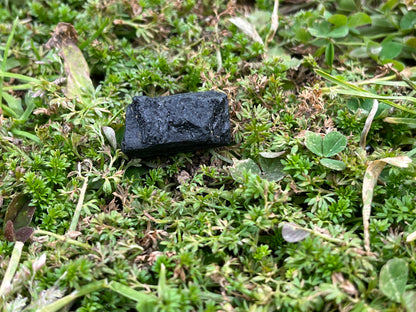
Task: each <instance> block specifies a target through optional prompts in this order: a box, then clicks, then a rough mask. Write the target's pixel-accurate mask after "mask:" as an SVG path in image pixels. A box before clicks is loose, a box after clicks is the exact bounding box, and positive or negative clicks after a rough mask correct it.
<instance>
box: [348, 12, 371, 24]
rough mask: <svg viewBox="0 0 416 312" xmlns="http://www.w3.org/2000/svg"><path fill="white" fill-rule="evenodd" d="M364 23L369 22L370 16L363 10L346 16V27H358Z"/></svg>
mask: <svg viewBox="0 0 416 312" xmlns="http://www.w3.org/2000/svg"><path fill="white" fill-rule="evenodd" d="M366 24H371V17H370V16H368V15H367V14H365V13H363V12H358V13H355V14H353V15H351V16H349V17H348V22H347V25H348V27H358V26H362V25H366Z"/></svg>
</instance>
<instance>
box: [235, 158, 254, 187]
mask: <svg viewBox="0 0 416 312" xmlns="http://www.w3.org/2000/svg"><path fill="white" fill-rule="evenodd" d="M229 168H230V173H231V176H232V177H233V179H234V181H236V182H240V183H242V182H244V180H243V178H244V172H246V171H247V172H248V171H249V172H251V173H252V174H257V175H261V171H260V168H259V166H257V164H256V163H255V162H254V160H252V159H251V158H249V159H243V160H236V159H235V160H234V164H233V165H232V166H231V167H229Z"/></svg>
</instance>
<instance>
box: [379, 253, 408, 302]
mask: <svg viewBox="0 0 416 312" xmlns="http://www.w3.org/2000/svg"><path fill="white" fill-rule="evenodd" d="M408 271H409V269H408V264H407V262H406V261H405V260H403V259H399V258H394V259H391V260H389V261H388V262H387V263H386V264H385V265H384V266H383V267H382V268H381V271H380V281H379V283H380V290H381V291H382V292H383V294H384V295H385V296H386V297H388V298H389V299H390V300H393V301H395V302H401V300H402V296H403V293H404V291H405V288H406V283H407V276H408Z"/></svg>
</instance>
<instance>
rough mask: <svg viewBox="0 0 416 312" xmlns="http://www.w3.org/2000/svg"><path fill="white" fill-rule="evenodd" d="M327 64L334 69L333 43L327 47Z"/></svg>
mask: <svg viewBox="0 0 416 312" xmlns="http://www.w3.org/2000/svg"><path fill="white" fill-rule="evenodd" d="M325 62H326V64H327V65H328V66H330V67H331V68H332V64H333V63H334V44H333V43H332V42H330V43H328V44H327V46H326V49H325Z"/></svg>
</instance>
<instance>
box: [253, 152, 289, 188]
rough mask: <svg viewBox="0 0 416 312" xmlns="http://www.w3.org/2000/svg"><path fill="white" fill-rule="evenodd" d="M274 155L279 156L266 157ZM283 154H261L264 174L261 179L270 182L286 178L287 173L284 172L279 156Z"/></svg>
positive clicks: (261, 165) (260, 161)
mask: <svg viewBox="0 0 416 312" xmlns="http://www.w3.org/2000/svg"><path fill="white" fill-rule="evenodd" d="M273 154H275V155H278V156H275V157H265V156H264V155H266V156H272V155H273ZM281 155H282V154H281V153H260V158H259V163H260V167H261V170H262V171H263V173H262V174H261V177H262V178H264V179H266V180H268V181H280V180H281V179H283V178H284V177H285V175H286V174H285V172H284V171H283V167H284V166H283V165H282V163H281V162H280V158H278V157H279V156H281Z"/></svg>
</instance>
